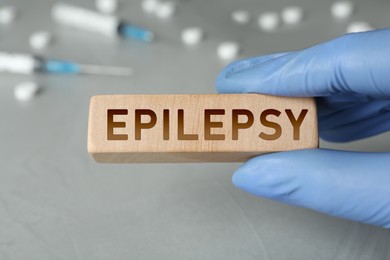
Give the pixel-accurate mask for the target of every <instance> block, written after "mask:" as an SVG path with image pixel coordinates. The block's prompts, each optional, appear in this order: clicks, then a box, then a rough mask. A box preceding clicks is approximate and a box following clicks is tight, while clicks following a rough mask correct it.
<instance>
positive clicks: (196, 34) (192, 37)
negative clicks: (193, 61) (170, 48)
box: [181, 27, 204, 45]
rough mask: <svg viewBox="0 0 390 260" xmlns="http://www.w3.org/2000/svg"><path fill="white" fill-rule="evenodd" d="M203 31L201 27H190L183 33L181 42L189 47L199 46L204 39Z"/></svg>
mask: <svg viewBox="0 0 390 260" xmlns="http://www.w3.org/2000/svg"><path fill="white" fill-rule="evenodd" d="M203 36H204V33H203V30H202V29H201V28H199V27H190V28H187V29H185V30H183V32H182V33H181V40H182V41H183V43H184V44H187V45H196V44H199V43H200V42H201V41H202V39H203Z"/></svg>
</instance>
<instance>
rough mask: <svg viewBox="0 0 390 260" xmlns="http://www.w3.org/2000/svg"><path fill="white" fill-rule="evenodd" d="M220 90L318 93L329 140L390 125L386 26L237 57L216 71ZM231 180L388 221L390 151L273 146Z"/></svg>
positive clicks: (263, 192)
mask: <svg viewBox="0 0 390 260" xmlns="http://www.w3.org/2000/svg"><path fill="white" fill-rule="evenodd" d="M217 89H218V91H219V92H224V93H241V92H255V93H263V94H272V95H281V96H304V97H308V96H315V97H318V98H317V105H318V117H319V132H320V136H321V137H322V138H323V139H325V140H329V141H335V142H345V141H352V140H356V139H360V138H364V137H368V136H372V135H376V134H378V133H381V132H385V131H388V130H390V30H389V29H385V30H378V31H371V32H366V33H355V34H347V35H344V36H342V37H340V38H337V39H334V40H332V41H329V42H326V43H323V44H320V45H317V46H314V47H311V48H308V49H304V50H301V51H295V52H287V53H279V54H271V55H267V56H262V57H256V58H251V59H246V60H241V61H238V62H234V63H232V64H230V65H229V66H228V67H227V68H225V69H224V70H223V71H222V72H221V74H220V75H219V77H218V79H217ZM389 141H390V140H389ZM233 183H234V184H235V185H236V186H238V187H239V188H241V189H244V190H246V191H248V192H250V193H253V194H255V195H258V196H262V197H266V198H270V199H274V200H278V201H282V202H284V203H288V204H292V205H298V206H303V207H306V208H311V209H314V210H317V211H320V212H323V213H326V214H329V215H332V216H337V217H342V218H346V219H351V220H355V221H361V222H365V223H369V224H374V225H378V226H382V227H387V228H390V153H363V152H362V153H359V152H344V151H335V150H326V149H313V150H300V151H290V152H281V153H273V154H268V155H263V156H259V157H256V158H253V159H251V160H250V161H248V162H247V163H246V164H245V165H243V166H242V167H240V168H239V169H238V170H237V171H236V173H235V174H234V176H233Z"/></svg>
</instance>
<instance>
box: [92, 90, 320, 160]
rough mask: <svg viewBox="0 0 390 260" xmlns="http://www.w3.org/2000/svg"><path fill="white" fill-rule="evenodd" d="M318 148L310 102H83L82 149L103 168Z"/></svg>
mask: <svg viewBox="0 0 390 260" xmlns="http://www.w3.org/2000/svg"><path fill="white" fill-rule="evenodd" d="M316 147H318V133H317V113H316V107H315V101H314V99H312V98H288V97H275V96H267V95H260V94H208V95H106V96H94V97H92V99H91V104H90V111H89V128H88V151H89V153H90V154H91V155H92V157H93V158H94V159H95V160H96V161H97V162H103V163H162V162H241V161H245V160H247V159H249V158H251V157H253V156H256V155H259V154H263V153H269V152H276V151H287V150H295V149H304V148H316Z"/></svg>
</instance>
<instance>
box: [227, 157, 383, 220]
mask: <svg viewBox="0 0 390 260" xmlns="http://www.w3.org/2000/svg"><path fill="white" fill-rule="evenodd" d="M389 168H390V153H357V152H346V151H335V150H325V149H315V150H298V151H290V152H283V153H274V154H268V155H263V156H259V157H255V158H253V159H251V160H249V161H248V162H247V163H246V164H244V165H243V166H242V167H240V168H239V169H238V170H237V171H236V172H235V174H234V175H233V183H234V184H235V185H236V186H237V187H239V188H241V189H243V190H245V191H247V192H250V193H252V194H254V195H257V196H261V197H265V198H269V199H273V200H277V201H281V202H284V203H287V204H291V205H297V206H302V207H306V208H310V209H313V210H316V211H319V212H323V213H325V214H329V215H332V216H336V217H341V218H346V219H350V220H354V221H360V222H364V223H368V224H373V225H378V226H382V227H386V228H390V185H389V183H390V172H389Z"/></svg>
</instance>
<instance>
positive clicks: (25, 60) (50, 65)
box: [0, 52, 133, 76]
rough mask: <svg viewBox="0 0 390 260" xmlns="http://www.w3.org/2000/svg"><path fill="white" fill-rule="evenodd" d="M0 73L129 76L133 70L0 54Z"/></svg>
mask: <svg viewBox="0 0 390 260" xmlns="http://www.w3.org/2000/svg"><path fill="white" fill-rule="evenodd" d="M0 72H10V73H19V74H33V73H36V72H37V73H49V74H96V75H111V76H131V75H132V74H133V69H132V68H130V67H117V66H100V65H92V64H80V63H76V62H72V61H66V60H57V59H47V58H44V57H39V56H33V55H28V54H19V53H8V52H0Z"/></svg>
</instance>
